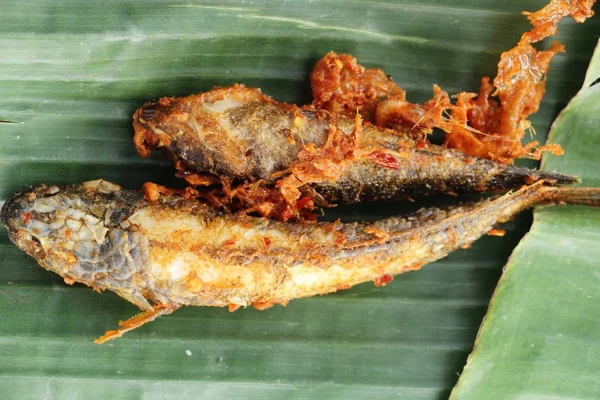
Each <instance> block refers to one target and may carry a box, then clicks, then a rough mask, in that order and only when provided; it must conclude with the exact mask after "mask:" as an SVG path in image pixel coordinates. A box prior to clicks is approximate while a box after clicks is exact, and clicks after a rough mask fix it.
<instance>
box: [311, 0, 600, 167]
mask: <svg viewBox="0 0 600 400" xmlns="http://www.w3.org/2000/svg"><path fill="white" fill-rule="evenodd" d="M594 3H595V1H594V0H572V1H567V0H551V2H550V4H548V5H547V6H545V7H544V8H542V9H541V10H539V11H537V12H535V13H528V12H525V13H524V14H525V15H527V18H528V19H529V21H530V22H531V23H532V25H533V26H534V27H533V29H532V30H531V31H529V32H526V33H524V34H523V35H522V37H521V40H520V41H519V43H518V44H517V46H516V47H515V48H513V49H511V50H509V51H507V52H505V53H503V54H502V56H501V58H500V62H499V64H498V75H497V76H496V78H495V79H494V81H493V85H492V84H491V83H490V79H489V78H488V77H484V78H483V79H482V81H481V87H480V89H479V93H478V94H476V93H468V92H462V93H459V94H458V95H457V96H456V99H457V100H456V102H455V103H452V102H451V101H450V98H449V96H448V93H446V92H445V91H443V90H442V89H441V88H439V87H438V86H435V85H434V96H433V98H432V99H431V100H429V101H428V102H426V103H425V104H423V105H419V104H413V103H410V102H408V101H406V99H405V97H404V91H402V89H400V88H399V87H397V86H395V84H394V83H393V82H392V81H391V80H390V81H388V82H387V86H385V90H382V91H380V92H376V91H374V90H372V89H371V88H372V87H378V84H379V82H380V81H381V77H382V76H385V75H384V73H383V71H381V70H366V71H369V72H370V73H369V74H368V75H367V74H365V73H364V72H363V71H364V68H363V67H362V66H360V65H359V64H357V63H356V60H355V59H354V58H353V57H352V56H350V55H348V54H340V55H338V54H335V53H332V52H330V53H328V54H327V55H325V56H324V57H323V59H322V60H320V61H319V62H317V65H316V66H315V70H314V72H313V74H316V76H317V77H319V76H325V77H327V75H326V74H325V73H324V72H323V71H327V70H331V71H334V72H335V66H336V65H342V66H346V65H347V66H349V67H344V68H342V67H339V68H341V71H343V74H342V73H338V75H342V76H343V79H337V80H336V79H333V80H332V81H331V82H327V81H326V80H325V79H312V75H311V85H312V87H313V93H316V95H314V101H313V105H314V106H315V107H320V108H324V109H326V110H329V111H332V112H341V113H343V114H344V115H347V116H348V115H350V114H351V112H352V110H353V109H355V108H358V109H359V111H360V112H363V115H364V116H365V118H366V119H367V120H368V121H370V122H373V123H375V124H376V125H378V126H381V127H385V128H391V129H394V130H396V131H398V132H400V133H401V134H409V135H411V136H413V137H421V136H422V135H425V134H427V133H430V132H431V131H432V130H433V129H434V128H438V129H441V130H443V131H445V132H446V138H445V146H446V147H449V148H455V149H457V150H460V151H461V152H463V153H465V154H467V155H471V156H475V157H481V158H489V159H491V160H494V161H498V162H502V163H512V162H513V160H514V159H515V158H522V157H526V158H532V159H536V160H537V159H539V158H540V157H541V154H542V152H544V151H548V152H551V153H553V154H556V155H560V154H562V153H563V151H562V149H561V148H560V146H558V145H546V146H538V145H539V144H538V142H531V143H528V144H526V145H522V144H521V139H522V138H523V136H524V135H525V132H526V131H528V130H530V129H531V123H530V122H529V121H528V120H527V118H529V116H530V115H531V114H533V113H535V112H536V111H537V110H538V108H539V105H540V103H541V101H542V97H543V95H544V92H545V89H546V74H547V72H548V69H549V66H550V61H551V60H552V58H553V57H554V56H555V55H556V54H557V53H560V52H563V51H564V47H563V46H562V45H561V44H560V43H558V42H554V43H553V44H552V46H551V47H550V49H548V50H543V51H542V50H536V49H535V48H534V47H533V46H532V43H536V42H539V41H541V40H543V39H545V38H547V37H549V36H552V35H554V34H556V31H557V28H556V25H557V23H558V22H559V21H560V20H561V19H562V18H563V17H565V16H567V15H570V16H572V17H573V19H575V20H576V21H577V22H583V21H584V20H585V19H586V18H589V17H591V16H592V15H593V14H594V13H593V11H592V6H593V4H594ZM334 72H330V73H329V75H331V76H334V77H335V76H336V75H335V73H334ZM371 77H373V78H371ZM369 79H373V81H372V82H371V81H369ZM345 82H352V83H355V84H354V86H352V87H353V90H356V91H357V93H358V95H357V96H358V98H359V99H363V98H364V99H365V100H360V101H357V100H355V99H354V98H353V97H351V96H348V95H345V93H346V91H347V88H346V86H345ZM363 91H364V92H368V93H378V94H379V95H378V96H376V95H373V96H371V97H367V96H363V97H360V93H362V92H363ZM394 91H397V92H398V93H400V94H399V95H395V94H394ZM323 98H325V99H330V100H328V101H323V100H322V99H323ZM367 100H368V101H367ZM362 103H366V104H368V112H366V113H365V112H364V111H363V109H361V108H360V106H361V105H362ZM357 106H358V107H357Z"/></svg>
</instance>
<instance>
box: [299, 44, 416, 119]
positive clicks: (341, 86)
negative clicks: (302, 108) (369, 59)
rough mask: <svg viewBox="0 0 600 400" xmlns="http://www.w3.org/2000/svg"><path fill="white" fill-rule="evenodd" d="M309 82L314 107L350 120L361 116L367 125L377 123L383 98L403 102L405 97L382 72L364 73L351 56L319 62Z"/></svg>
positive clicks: (331, 54) (332, 55)
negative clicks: (376, 119)
mask: <svg viewBox="0 0 600 400" xmlns="http://www.w3.org/2000/svg"><path fill="white" fill-rule="evenodd" d="M310 82H311V87H312V93H313V98H314V100H313V103H312V105H313V106H314V107H316V108H320V109H324V110H327V111H330V112H332V113H334V114H338V115H345V116H347V117H349V118H354V115H355V114H356V113H357V112H358V113H360V114H361V115H362V116H363V118H364V119H365V120H367V121H372V120H374V117H373V113H374V111H375V106H376V105H377V104H378V103H379V102H380V101H381V99H382V98H387V97H390V98H394V99H396V100H399V101H402V100H404V94H405V93H404V90H402V89H401V88H399V87H398V86H397V85H396V84H395V83H394V81H393V80H392V78H390V77H388V76H386V75H385V73H384V72H383V71H382V70H380V69H376V68H372V69H365V68H364V67H363V66H362V65H360V64H358V63H357V62H356V58H354V57H352V56H351V55H349V54H336V53H334V52H332V51H330V52H329V53H327V54H326V55H325V56H324V57H323V58H321V59H320V60H319V61H318V62H317V65H316V66H315V69H314V70H313V72H312V73H311V75H310Z"/></svg>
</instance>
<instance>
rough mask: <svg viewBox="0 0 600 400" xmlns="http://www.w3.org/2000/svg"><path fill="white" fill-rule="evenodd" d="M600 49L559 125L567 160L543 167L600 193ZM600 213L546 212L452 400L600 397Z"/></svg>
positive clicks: (516, 256) (512, 264)
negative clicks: (573, 177) (574, 177)
mask: <svg viewBox="0 0 600 400" xmlns="http://www.w3.org/2000/svg"><path fill="white" fill-rule="evenodd" d="M599 43H600V42H599ZM599 76H600V44H599V46H598V47H597V48H596V52H595V54H594V58H593V59H592V62H591V63H590V68H589V70H588V72H587V75H586V79H585V82H584V86H583V88H582V89H581V90H580V91H579V93H578V94H577V96H576V97H575V98H573V100H571V102H570V103H569V105H568V106H567V107H566V108H565V109H564V110H563V111H562V112H561V114H560V116H559V117H558V118H557V119H556V121H555V122H554V124H553V127H552V131H551V133H550V137H549V141H550V142H552V143H559V144H560V145H561V146H563V148H564V149H565V151H566V154H565V155H564V156H563V157H560V158H548V159H546V160H544V162H543V163H542V168H543V169H546V170H551V169H559V170H561V171H564V172H568V173H572V174H577V175H579V176H581V177H582V178H583V185H586V186H600V163H599V160H600V157H599V156H598V154H599V152H600V128H599V127H600V85H598V84H597V83H596V84H593V82H594V81H596V79H597V78H598V77H599ZM598 243H600V210H598V209H592V208H589V207H575V206H565V207H553V208H540V209H537V210H536V212H535V219H534V223H533V226H532V229H531V232H529V233H528V234H527V236H526V237H525V239H524V240H523V241H522V242H521V243H520V244H519V245H518V246H517V248H516V250H515V252H514V253H513V254H512V256H511V258H510V261H509V263H508V265H507V266H506V270H505V272H504V274H503V276H502V278H501V280H500V283H499V286H498V288H497V289H496V292H495V294H494V297H493V299H492V302H491V305H490V309H489V311H488V313H487V314H486V317H485V322H484V323H483V325H482V327H481V330H480V332H479V337H478V339H477V342H476V347H475V351H474V353H473V354H472V355H471V356H470V357H469V363H468V364H467V366H466V367H465V370H464V373H463V375H462V376H461V378H460V380H459V382H458V385H457V387H456V388H455V390H454V391H453V395H452V397H451V398H452V399H453V400H471V399H473V400H474V399H482V398H485V399H556V400H560V399H582V400H583V399H598V398H600V380H599V379H598V371H600V343H599V342H598V332H600V302H599V301H598V295H599V293H600V247H598Z"/></svg>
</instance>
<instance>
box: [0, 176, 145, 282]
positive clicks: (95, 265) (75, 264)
mask: <svg viewBox="0 0 600 400" xmlns="http://www.w3.org/2000/svg"><path fill="white" fill-rule="evenodd" d="M120 190H121V188H120V187H119V186H118V185H115V184H112V183H109V182H105V181H102V180H98V181H90V182H86V183H84V184H83V185H76V186H72V187H65V188H59V187H57V186H49V187H47V186H40V187H38V188H35V189H30V190H26V191H24V192H21V193H17V194H16V195H14V196H13V197H11V198H10V199H8V200H7V201H6V202H5V204H4V206H3V207H2V211H1V219H2V223H3V224H4V226H5V227H6V230H7V231H8V235H9V238H10V239H11V241H12V242H13V243H15V244H16V245H17V247H19V248H20V249H21V250H23V251H24V252H25V253H27V254H28V255H30V256H31V257H33V258H35V259H36V260H37V261H38V263H39V264H40V265H41V266H42V267H43V268H45V269H47V270H49V271H52V272H55V273H57V274H59V275H60V276H62V277H63V278H65V281H66V282H68V283H73V282H80V283H84V284H87V285H89V286H94V287H99V288H106V289H111V290H114V289H115V287H116V288H118V287H121V286H123V285H124V284H123V282H124V281H127V280H128V279H129V278H130V277H131V276H132V275H133V274H134V273H135V272H136V271H137V270H138V268H139V265H141V264H142V262H143V255H144V254H143V249H141V248H140V246H138V245H139V235H138V234H136V233H135V232H130V231H129V230H127V229H125V228H123V227H122V226H121V225H123V221H124V220H125V219H126V218H127V217H128V215H129V214H130V213H131V212H132V210H133V208H134V207H132V206H131V205H130V204H126V202H124V201H123V200H122V199H120V198H118V193H115V192H119V191H120ZM132 204H133V203H132Z"/></svg>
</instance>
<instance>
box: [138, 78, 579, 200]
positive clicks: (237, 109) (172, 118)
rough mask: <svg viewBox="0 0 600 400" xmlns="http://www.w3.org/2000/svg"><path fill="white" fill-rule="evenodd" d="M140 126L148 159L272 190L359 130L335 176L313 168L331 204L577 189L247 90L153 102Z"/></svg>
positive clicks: (141, 113) (549, 176)
mask: <svg viewBox="0 0 600 400" xmlns="http://www.w3.org/2000/svg"><path fill="white" fill-rule="evenodd" d="M134 129H135V137H134V142H135V144H136V148H137V149H138V152H139V153H140V154H141V155H142V156H148V155H149V154H150V152H151V151H152V150H153V149H154V148H160V149H162V150H164V151H165V152H166V153H167V155H168V156H169V157H170V158H171V159H172V160H174V161H175V162H178V163H181V164H183V166H184V167H185V170H186V171H188V172H191V173H199V174H204V173H209V174H212V175H214V176H217V177H219V178H220V179H225V180H227V181H230V182H231V181H234V182H235V181H237V182H255V181H259V180H262V181H265V182H267V183H268V182H271V183H272V184H275V183H276V181H277V179H278V178H280V177H281V176H282V175H284V174H285V173H286V172H289V171H290V169H293V167H294V165H296V164H297V163H299V162H302V157H305V156H306V154H310V152H308V153H307V152H306V151H305V150H306V149H307V148H308V149H314V148H323V147H326V146H327V144H328V140H330V139H331V135H332V131H336V132H341V133H342V134H343V135H346V136H350V135H356V132H357V130H358V131H360V134H359V135H356V137H357V139H356V143H353V146H354V147H353V148H351V149H347V150H348V151H347V154H346V155H345V156H344V157H345V158H344V159H343V160H342V161H343V162H340V164H342V167H341V168H339V171H338V172H337V173H335V174H331V173H330V172H329V171H327V168H329V167H328V165H329V164H328V163H327V162H322V160H320V161H317V162H315V163H313V165H312V168H313V169H314V170H317V171H318V170H319V169H321V170H322V172H323V174H322V175H323V178H322V179H318V178H317V179H311V181H310V182H307V183H306V184H307V185H309V186H310V187H311V188H313V189H315V190H316V192H317V193H318V194H319V195H321V196H322V197H323V198H324V199H325V201H326V202H328V203H330V204H343V203H353V202H358V201H363V200H390V199H398V198H406V197H413V196H420V195H440V194H448V193H452V194H454V193H465V192H485V191H501V190H508V189H513V188H518V187H520V186H521V185H523V184H531V183H534V182H536V181H538V180H541V179H543V180H545V181H547V182H553V183H555V184H570V183H574V182H577V178H575V177H573V176H569V175H565V174H560V173H553V172H540V171H537V170H532V169H527V168H521V167H516V166H513V165H505V164H499V163H496V162H493V161H490V160H487V159H481V158H476V157H469V156H466V155H465V154H463V153H460V152H458V151H454V150H450V149H446V148H443V147H441V146H436V145H433V144H428V143H427V144H426V143H424V142H417V141H415V140H413V139H412V138H410V137H409V136H408V135H404V136H403V135H399V134H398V133H397V132H393V131H390V130H386V129H382V128H378V127H376V126H373V125H371V124H360V126H357V121H356V120H352V119H348V118H346V117H344V116H338V115H333V114H331V113H329V112H327V111H323V110H315V109H311V108H299V107H296V106H293V105H288V104H282V103H277V102H276V101H274V100H273V99H271V98H270V97H268V96H266V95H264V94H262V93H261V92H260V91H259V90H258V89H251V88H246V87H244V86H242V85H235V86H232V87H228V88H216V89H213V90H211V91H208V92H206V93H201V94H199V95H194V96H189V97H185V98H163V99H160V100H159V101H157V102H152V103H148V104H146V105H145V106H143V107H142V108H140V109H139V110H137V111H136V113H135V115H134ZM303 151H304V152H303Z"/></svg>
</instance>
